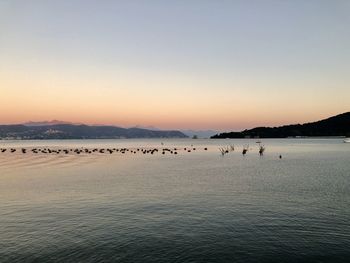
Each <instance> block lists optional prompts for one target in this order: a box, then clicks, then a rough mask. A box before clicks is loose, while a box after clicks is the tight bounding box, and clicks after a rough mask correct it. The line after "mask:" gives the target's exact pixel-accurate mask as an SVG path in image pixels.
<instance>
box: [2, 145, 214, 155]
mask: <svg viewBox="0 0 350 263" xmlns="http://www.w3.org/2000/svg"><path fill="white" fill-rule="evenodd" d="M207 150H208V148H207V147H205V148H204V151H207ZM17 151H19V152H22V153H23V154H26V153H27V151H30V152H32V153H34V154H69V153H74V154H78V155H79V154H93V153H100V154H113V153H121V154H125V153H127V152H129V153H132V154H136V153H142V154H155V153H158V152H161V153H162V154H166V153H169V154H175V155H176V154H178V152H180V151H184V152H189V153H190V152H192V151H196V148H195V147H185V148H160V149H159V148H136V149H134V148H132V149H129V148H93V149H89V148H75V149H73V148H70V149H50V148H32V149H28V148H20V149H17V148H9V149H7V148H0V153H5V152H9V153H15V152H17Z"/></svg>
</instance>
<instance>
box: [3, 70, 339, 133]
mask: <svg viewBox="0 0 350 263" xmlns="http://www.w3.org/2000/svg"><path fill="white" fill-rule="evenodd" d="M152 74H153V75H152ZM116 75H117V76H118V74H116ZM0 76H1V87H2V90H1V92H2V98H3V100H2V103H1V105H0V111H1V113H2V114H1V118H0V122H1V123H2V124H14V123H23V122H27V121H44V120H54V119H56V120H63V121H69V122H72V123H85V124H102V125H116V126H122V127H132V126H135V125H141V126H153V127H158V128H162V129H215V130H221V131H224V130H242V129H245V128H252V127H256V126H278V125H283V124H290V123H303V122H308V121H315V120H319V119H322V118H326V117H329V116H331V115H334V114H338V113H341V111H342V110H343V111H345V110H346V109H342V108H341V107H340V109H338V111H337V110H332V107H333V108H336V107H334V106H335V105H333V104H330V105H318V103H315V102H313V103H311V104H310V103H309V101H311V100H312V99H311V98H309V97H306V96H305V97H304V98H303V99H301V98H299V96H298V94H296V95H295V94H294V95H293V94H285V95H283V94H270V95H269V96H266V95H265V96H264V91H261V92H256V91H255V92H254V93H252V92H250V91H249V90H250V89H249V88H247V89H241V88H240V89H237V91H235V89H234V88H233V89H232V90H231V91H230V90H229V89H227V87H225V85H227V84H225V83H224V84H222V83H221V84H222V85H223V86H222V87H220V88H221V89H222V90H224V91H225V92H226V94H223V93H222V91H220V92H219V93H218V94H217V93H216V92H215V91H214V92H212V91H210V92H208V90H210V86H211V85H212V86H214V85H215V83H217V82H214V83H207V84H203V83H201V82H200V81H199V80H196V79H191V78H184V77H183V76H175V78H174V79H173V81H172V82H171V81H169V79H170V78H171V76H166V75H163V77H159V76H158V75H157V74H154V73H150V74H148V75H147V74H144V73H140V72H134V73H131V72H120V74H119V76H122V77H120V78H119V77H114V76H113V75H109V74H101V75H94V76H93V77H91V76H90V75H89V74H87V75H86V76H79V75H74V76H72V75H71V74H67V73H66V74H57V73H56V74H55V72H40V71H39V72H38V71H35V70H30V71H27V72H23V71H17V72H3V74H1V75H0ZM132 76H134V77H132ZM176 77H177V78H176ZM242 83H243V82H241V83H240V85H244V83H243V84H242ZM249 84H251V83H249ZM4 87H5V88H4ZM140 87H142V89H140ZM164 87H167V88H164ZM306 95H309V96H313V94H306ZM288 96H289V98H287V97H288ZM261 98H263V99H261ZM289 100H290V101H293V100H296V101H298V103H297V104H298V106H299V109H295V105H294V103H290V104H288V103H287V104H286V101H289ZM321 106H322V107H321ZM327 106H328V107H327ZM331 106H332V107H331ZM314 107H316V108H318V110H317V111H314V110H313V108H314Z"/></svg>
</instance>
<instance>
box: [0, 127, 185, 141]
mask: <svg viewBox="0 0 350 263" xmlns="http://www.w3.org/2000/svg"><path fill="white" fill-rule="evenodd" d="M185 137H187V136H186V135H185V134H183V133H182V132H180V131H152V130H147V129H139V128H130V129H125V128H120V127H115V126H88V125H73V124H57V125H43V126H26V125H0V138H1V139H29V140H30V139H114V138H185Z"/></svg>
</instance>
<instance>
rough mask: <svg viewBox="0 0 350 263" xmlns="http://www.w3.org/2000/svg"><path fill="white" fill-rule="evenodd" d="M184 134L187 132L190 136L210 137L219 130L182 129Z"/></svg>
mask: <svg viewBox="0 0 350 263" xmlns="http://www.w3.org/2000/svg"><path fill="white" fill-rule="evenodd" d="M181 132H183V133H184V134H186V135H187V136H189V137H193V136H195V135H196V136H197V137H198V138H210V137H211V136H213V135H215V134H217V133H218V132H217V131H213V130H204V131H201V130H198V131H197V130H181Z"/></svg>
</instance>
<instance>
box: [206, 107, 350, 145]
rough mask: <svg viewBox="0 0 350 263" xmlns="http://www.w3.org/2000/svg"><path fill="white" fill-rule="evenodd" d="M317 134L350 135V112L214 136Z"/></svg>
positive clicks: (215, 137) (264, 136)
mask: <svg viewBox="0 0 350 263" xmlns="http://www.w3.org/2000/svg"><path fill="white" fill-rule="evenodd" d="M316 136H347V137H349V136H350V112H346V113H343V114H339V115H336V116H333V117H330V118H327V119H324V120H320V121H316V122H310V123H305V124H292V125H285V126H279V127H257V128H253V129H250V130H244V131H242V132H227V133H220V134H216V135H214V136H212V137H211V138H213V139H224V138H246V137H250V138H254V137H259V138H286V137H316Z"/></svg>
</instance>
